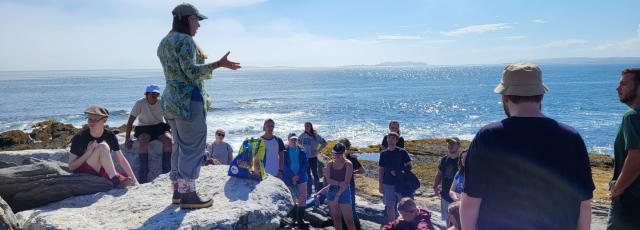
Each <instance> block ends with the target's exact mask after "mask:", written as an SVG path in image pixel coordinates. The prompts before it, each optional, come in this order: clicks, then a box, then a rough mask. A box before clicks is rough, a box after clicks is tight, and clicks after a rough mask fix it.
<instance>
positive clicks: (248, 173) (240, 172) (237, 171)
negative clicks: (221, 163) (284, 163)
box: [228, 138, 267, 180]
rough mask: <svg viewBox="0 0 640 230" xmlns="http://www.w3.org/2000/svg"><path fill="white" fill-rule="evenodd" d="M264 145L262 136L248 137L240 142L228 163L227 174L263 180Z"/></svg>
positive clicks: (265, 174)
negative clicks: (237, 149)
mask: <svg viewBox="0 0 640 230" xmlns="http://www.w3.org/2000/svg"><path fill="white" fill-rule="evenodd" d="M265 153H266V146H265V144H264V142H263V141H262V138H248V139H245V140H244V141H243V142H242V146H240V151H239V153H238V155H237V156H236V158H234V159H233V161H231V164H230V165H229V172H228V175H229V176H235V177H241V178H251V179H255V180H263V179H265V178H267V172H266V171H265V170H264V164H263V160H264V156H265Z"/></svg>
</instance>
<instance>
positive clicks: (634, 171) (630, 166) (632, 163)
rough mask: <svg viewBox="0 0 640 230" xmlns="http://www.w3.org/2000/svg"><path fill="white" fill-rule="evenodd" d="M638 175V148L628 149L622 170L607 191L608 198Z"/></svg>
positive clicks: (614, 196)
mask: <svg viewBox="0 0 640 230" xmlns="http://www.w3.org/2000/svg"><path fill="white" fill-rule="evenodd" d="M638 175H640V149H630V150H629V153H628V154H627V159H625V160H624V164H623V166H622V172H621V173H620V176H618V180H616V183H615V184H614V185H613V187H612V188H611V191H610V192H609V194H610V198H611V199H614V198H616V197H618V196H620V195H622V193H624V190H625V189H627V188H628V187H629V186H630V185H631V184H632V183H633V182H634V181H635V180H636V179H637V178H638Z"/></svg>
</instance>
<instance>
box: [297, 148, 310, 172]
mask: <svg viewBox="0 0 640 230" xmlns="http://www.w3.org/2000/svg"><path fill="white" fill-rule="evenodd" d="M297 148H298V150H299V151H300V153H301V154H300V157H301V160H302V165H300V169H299V171H298V174H297V175H304V174H305V173H307V171H308V170H309V160H308V158H307V153H306V152H305V151H304V150H302V148H300V147H297Z"/></svg>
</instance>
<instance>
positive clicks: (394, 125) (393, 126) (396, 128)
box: [379, 121, 404, 152]
mask: <svg viewBox="0 0 640 230" xmlns="http://www.w3.org/2000/svg"><path fill="white" fill-rule="evenodd" d="M389 132H394V133H397V134H398V135H400V122H399V121H390V122H389ZM396 146H397V147H400V148H403V149H404V138H403V137H402V136H400V137H399V138H398V141H397V144H396ZM388 147H389V144H388V143H387V135H385V136H384V137H383V138H382V144H380V149H379V150H380V152H382V150H385V149H386V148H388Z"/></svg>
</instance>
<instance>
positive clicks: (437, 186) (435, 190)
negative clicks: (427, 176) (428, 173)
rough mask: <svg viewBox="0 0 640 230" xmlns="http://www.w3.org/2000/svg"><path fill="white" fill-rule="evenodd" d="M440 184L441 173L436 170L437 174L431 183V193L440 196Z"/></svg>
mask: <svg viewBox="0 0 640 230" xmlns="http://www.w3.org/2000/svg"><path fill="white" fill-rule="evenodd" d="M440 183H442V173H441V172H440V170H439V169H438V174H436V179H435V180H434V181H433V193H435V194H436V196H437V195H438V194H440Z"/></svg>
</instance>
